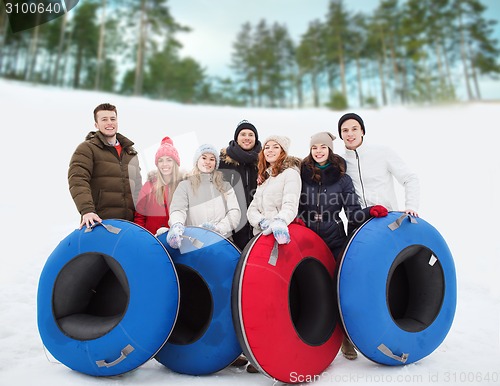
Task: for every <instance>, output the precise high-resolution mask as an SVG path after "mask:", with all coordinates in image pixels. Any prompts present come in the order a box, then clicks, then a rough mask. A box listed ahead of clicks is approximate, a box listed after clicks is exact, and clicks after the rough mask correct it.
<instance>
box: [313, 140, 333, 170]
mask: <svg viewBox="0 0 500 386" xmlns="http://www.w3.org/2000/svg"><path fill="white" fill-rule="evenodd" d="M328 150H329V148H328V146H326V145H325V144H322V143H317V144H314V145H312V146H311V156H312V158H313V160H314V161H315V162H316V163H318V164H319V165H321V166H323V165H325V164H326V163H327V162H328Z"/></svg>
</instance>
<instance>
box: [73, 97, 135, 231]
mask: <svg viewBox="0 0 500 386" xmlns="http://www.w3.org/2000/svg"><path fill="white" fill-rule="evenodd" d="M94 121H95V127H96V129H97V131H91V132H90V133H89V134H88V135H87V137H86V138H85V141H84V142H82V143H81V144H80V145H78V147H77V148H76V150H75V152H74V153H73V156H72V157H71V161H70V164H69V170H68V183H69V191H70V193H71V196H72V197H73V201H75V205H76V207H77V209H78V211H79V212H80V214H81V216H82V221H81V223H80V229H81V228H82V227H83V226H84V225H86V226H87V228H88V227H90V226H92V225H94V223H95V222H101V221H102V220H103V219H109V218H119V219H124V220H129V221H133V220H134V211H135V205H134V202H135V200H136V199H137V196H138V194H139V191H140V189H141V186H142V178H141V174H140V167H139V160H138V158H137V151H136V150H135V149H134V148H133V145H134V143H133V142H132V141H131V140H129V139H128V138H126V137H125V136H123V135H121V134H118V133H117V131H118V120H117V112H116V107H115V106H113V105H111V104H109V103H104V104H101V105H99V106H97V107H96V108H95V110H94Z"/></svg>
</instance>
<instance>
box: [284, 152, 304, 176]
mask: <svg viewBox="0 0 500 386" xmlns="http://www.w3.org/2000/svg"><path fill="white" fill-rule="evenodd" d="M301 164H302V160H301V159H300V158H298V157H294V156H291V155H289V156H287V157H286V158H285V160H284V161H283V170H285V169H288V168H293V169H295V170H297V171H298V172H299V173H300V165H301Z"/></svg>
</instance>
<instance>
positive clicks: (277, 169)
mask: <svg viewBox="0 0 500 386" xmlns="http://www.w3.org/2000/svg"><path fill="white" fill-rule="evenodd" d="M280 148H281V153H280V155H279V156H278V159H277V160H276V162H275V164H274V166H273V167H272V169H271V176H277V175H278V174H280V173H281V172H282V171H283V162H284V161H285V159H286V157H287V154H286V152H285V150H283V148H282V147H281V146H280ZM269 166H270V163H269V162H267V161H266V157H265V156H264V149H262V150H261V151H260V153H259V161H258V164H257V168H258V176H259V177H260V181H261V182H264V181H265V180H267V178H268V177H270V176H269V175H268V174H267V173H266V171H267V169H269Z"/></svg>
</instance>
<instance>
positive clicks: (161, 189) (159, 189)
mask: <svg viewBox="0 0 500 386" xmlns="http://www.w3.org/2000/svg"><path fill="white" fill-rule="evenodd" d="M172 164H173V167H172V174H171V175H170V178H169V180H168V181H165V179H164V178H163V175H162V174H161V173H160V171H159V170H158V169H157V170H156V181H155V182H154V187H155V198H156V201H157V202H158V204H160V205H163V204H164V203H165V199H166V201H167V205H168V206H170V203H171V202H172V197H173V195H174V191H175V189H177V186H178V185H179V182H180V181H181V179H182V176H181V172H180V170H179V165H177V162H173V163H172ZM165 189H167V191H168V194H167V196H166V197H165Z"/></svg>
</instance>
